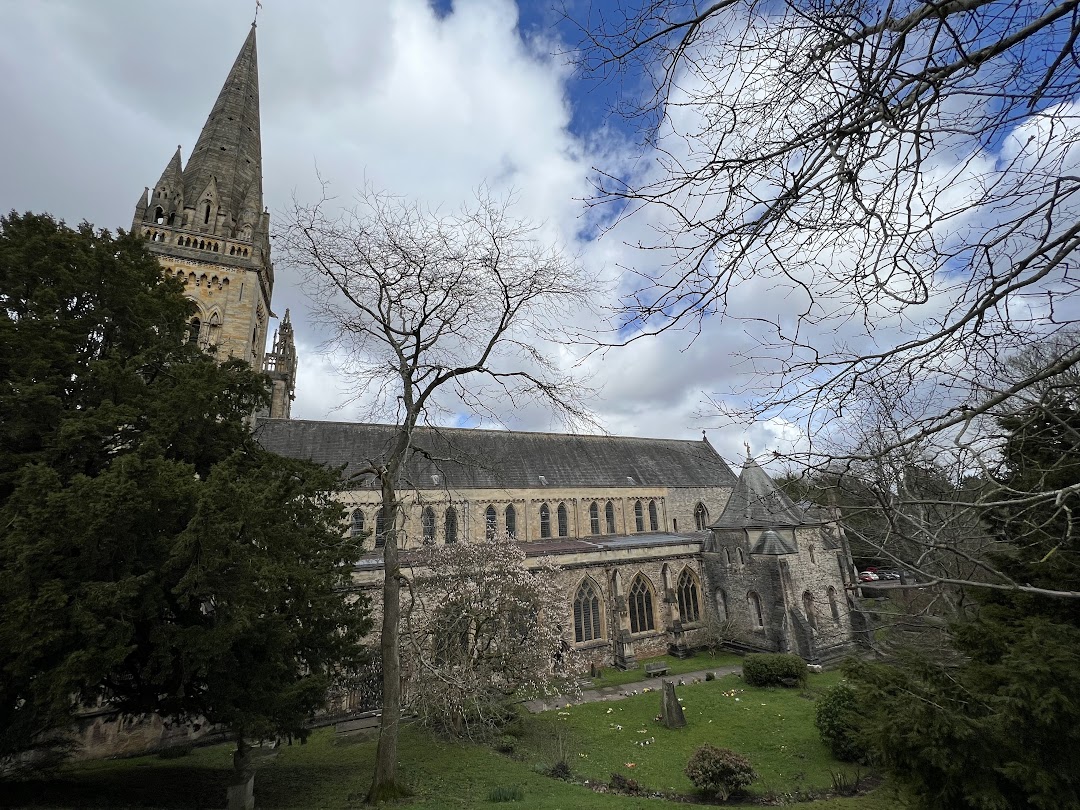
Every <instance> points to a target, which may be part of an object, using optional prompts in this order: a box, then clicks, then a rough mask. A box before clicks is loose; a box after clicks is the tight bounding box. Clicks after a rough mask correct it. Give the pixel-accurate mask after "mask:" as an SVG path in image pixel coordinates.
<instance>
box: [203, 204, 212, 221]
mask: <svg viewBox="0 0 1080 810" xmlns="http://www.w3.org/2000/svg"><path fill="white" fill-rule="evenodd" d="M202 221H203V225H209V224H210V203H207V204H206V208H205V209H204V210H203V218H202Z"/></svg>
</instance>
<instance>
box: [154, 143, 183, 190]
mask: <svg viewBox="0 0 1080 810" xmlns="http://www.w3.org/2000/svg"><path fill="white" fill-rule="evenodd" d="M183 176H184V173H183V169H182V168H181V163H180V147H179V146H177V147H176V151H175V152H173V156H172V159H171V160H170V161H169V165H167V166H166V167H165V171H163V172H162V173H161V177H159V178H158V181H157V185H156V186H154V188H164V187H170V188H173V189H175V190H177V191H179V190H180V180H181V179H182V178H183Z"/></svg>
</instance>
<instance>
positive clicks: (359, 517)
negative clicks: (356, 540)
mask: <svg viewBox="0 0 1080 810" xmlns="http://www.w3.org/2000/svg"><path fill="white" fill-rule="evenodd" d="M363 533H364V510H363V509H354V510H353V513H352V524H351V525H350V527H349V536H350V537H359V536H360V535H362V534H363Z"/></svg>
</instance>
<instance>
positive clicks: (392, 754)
mask: <svg viewBox="0 0 1080 810" xmlns="http://www.w3.org/2000/svg"><path fill="white" fill-rule="evenodd" d="M396 497H397V493H396V492H395V491H394V488H393V486H392V485H391V484H390V483H388V482H387V481H385V480H384V482H383V507H382V508H383V510H384V512H383V514H384V516H385V517H384V523H383V525H384V526H386V527H387V531H386V539H385V543H384V545H383V571H384V576H385V578H384V580H383V621H382V640H381V642H380V645H379V649H380V652H381V654H382V671H383V690H382V691H383V699H382V717H381V720H380V723H379V746H378V748H377V749H376V752H375V776H374V778H373V779H372V782H371V790H369V791H368V795H367V802H368V804H377V803H378V802H383V801H390V800H393V799H397V798H400V797H402V796H407V795H409V791H408V790H407V789H405V788H404V787H403V786H402V785H399V784H398V781H397V757H398V730H399V725H400V721H401V653H400V648H401V645H400V640H399V635H400V621H401V599H400V594H401V566H400V564H399V562H398V529H397V523H398V521H397V511H396V504H395V501H396Z"/></svg>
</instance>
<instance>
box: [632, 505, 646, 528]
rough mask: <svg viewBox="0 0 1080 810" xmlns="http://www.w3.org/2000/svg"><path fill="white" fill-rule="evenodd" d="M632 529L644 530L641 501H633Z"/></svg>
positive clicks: (643, 511)
mask: <svg viewBox="0 0 1080 810" xmlns="http://www.w3.org/2000/svg"><path fill="white" fill-rule="evenodd" d="M634 531H636V532H643V531H645V507H644V506H643V505H642V503H641V501H637V502H636V503H634Z"/></svg>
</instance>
